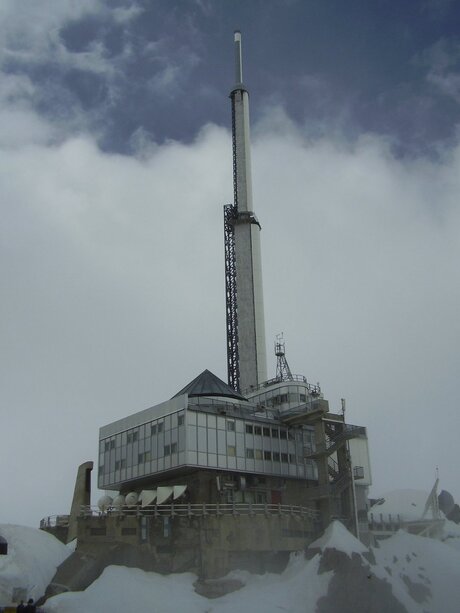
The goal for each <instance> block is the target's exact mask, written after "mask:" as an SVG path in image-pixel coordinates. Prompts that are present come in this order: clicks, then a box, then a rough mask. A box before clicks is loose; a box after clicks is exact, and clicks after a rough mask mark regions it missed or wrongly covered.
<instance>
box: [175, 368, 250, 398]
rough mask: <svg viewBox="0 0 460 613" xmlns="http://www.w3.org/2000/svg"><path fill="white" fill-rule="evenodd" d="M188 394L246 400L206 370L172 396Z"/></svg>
mask: <svg viewBox="0 0 460 613" xmlns="http://www.w3.org/2000/svg"><path fill="white" fill-rule="evenodd" d="M182 394H188V395H189V396H191V397H193V396H224V397H225V398H236V399H237V400H246V398H245V397H244V396H241V394H238V392H235V390H234V389H233V388H232V387H230V386H229V385H227V384H226V383H224V381H222V379H219V377H216V375H214V374H213V373H212V372H211V371H210V370H208V369H206V370H203V372H202V373H201V374H200V375H198V377H195V379H193V381H190V383H189V384H188V385H186V386H185V387H184V388H183V389H181V390H180V392H177V394H175V395H174V396H173V398H175V397H176V396H181V395H182Z"/></svg>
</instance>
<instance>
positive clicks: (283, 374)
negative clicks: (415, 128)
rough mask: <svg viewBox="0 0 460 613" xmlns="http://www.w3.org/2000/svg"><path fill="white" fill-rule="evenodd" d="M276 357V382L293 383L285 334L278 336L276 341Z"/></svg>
mask: <svg viewBox="0 0 460 613" xmlns="http://www.w3.org/2000/svg"><path fill="white" fill-rule="evenodd" d="M275 355H276V380H277V381H293V380H294V377H293V376H292V373H291V369H290V368H289V364H288V362H287V360H286V355H285V346H284V337H283V333H282V332H281V334H277V335H276V340H275Z"/></svg>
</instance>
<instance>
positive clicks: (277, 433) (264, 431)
mask: <svg viewBox="0 0 460 613" xmlns="http://www.w3.org/2000/svg"><path fill="white" fill-rule="evenodd" d="M246 434H255V435H256V436H267V437H269V436H271V437H272V438H278V437H279V438H280V439H281V440H284V441H285V440H287V439H288V438H289V439H291V440H293V439H294V435H293V433H292V432H289V431H288V430H284V429H283V428H281V429H280V428H269V427H268V426H254V425H252V424H246Z"/></svg>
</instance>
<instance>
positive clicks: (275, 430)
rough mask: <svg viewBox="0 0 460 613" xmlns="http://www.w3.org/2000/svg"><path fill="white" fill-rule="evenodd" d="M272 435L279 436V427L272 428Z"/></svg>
mask: <svg viewBox="0 0 460 613" xmlns="http://www.w3.org/2000/svg"><path fill="white" fill-rule="evenodd" d="M272 436H273V437H274V438H278V428H272Z"/></svg>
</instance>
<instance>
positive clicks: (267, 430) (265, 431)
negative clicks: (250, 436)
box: [264, 428, 270, 436]
mask: <svg viewBox="0 0 460 613" xmlns="http://www.w3.org/2000/svg"><path fill="white" fill-rule="evenodd" d="M264 436H270V428H264Z"/></svg>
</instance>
